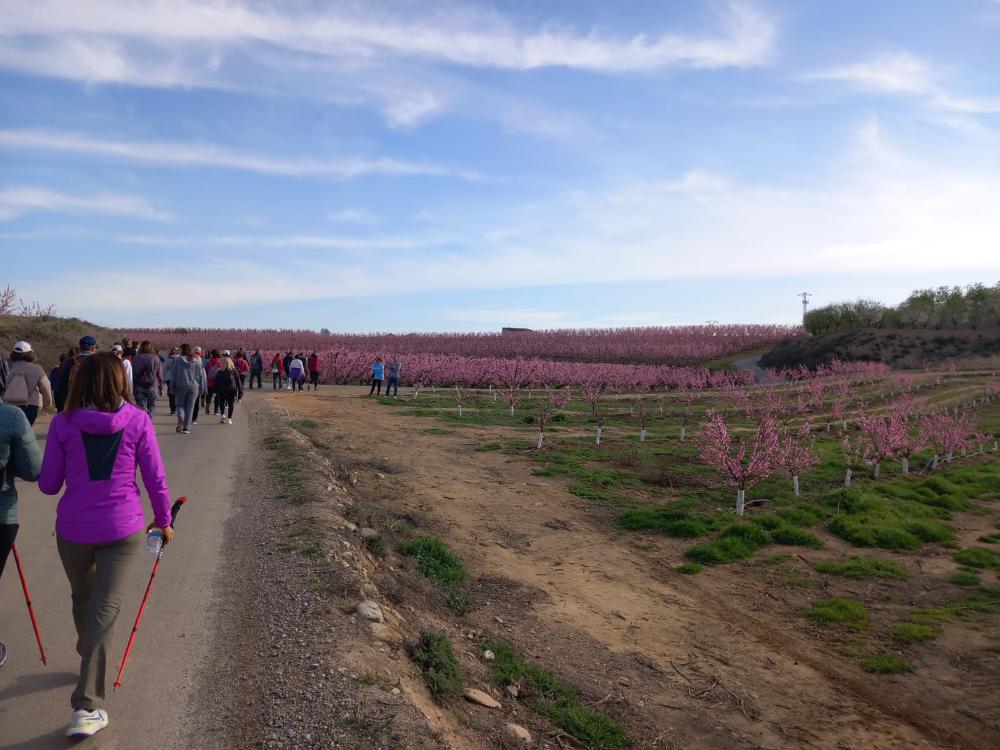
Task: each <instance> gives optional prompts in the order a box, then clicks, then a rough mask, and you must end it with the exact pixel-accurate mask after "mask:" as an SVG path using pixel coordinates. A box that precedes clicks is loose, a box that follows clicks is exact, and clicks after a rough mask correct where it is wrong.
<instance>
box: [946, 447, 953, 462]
mask: <svg viewBox="0 0 1000 750" xmlns="http://www.w3.org/2000/svg"><path fill="white" fill-rule="evenodd" d="M953 458H955V450H954V449H952V450H950V451H948V455H947V456H945V457H944V461H945V463H948V464H950V463H951V461H952V459H953Z"/></svg>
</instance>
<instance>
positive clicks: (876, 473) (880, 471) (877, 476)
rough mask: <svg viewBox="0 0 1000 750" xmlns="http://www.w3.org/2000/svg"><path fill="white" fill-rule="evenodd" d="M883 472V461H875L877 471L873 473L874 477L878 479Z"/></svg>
mask: <svg viewBox="0 0 1000 750" xmlns="http://www.w3.org/2000/svg"><path fill="white" fill-rule="evenodd" d="M881 474H882V462H881V461H876V462H875V471H874V472H873V473H872V477H873V478H874V479H878V478H879V476H880V475H881Z"/></svg>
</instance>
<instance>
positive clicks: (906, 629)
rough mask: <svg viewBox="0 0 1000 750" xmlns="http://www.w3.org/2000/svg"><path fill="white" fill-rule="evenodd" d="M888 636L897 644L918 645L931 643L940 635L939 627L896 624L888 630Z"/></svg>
mask: <svg viewBox="0 0 1000 750" xmlns="http://www.w3.org/2000/svg"><path fill="white" fill-rule="evenodd" d="M889 635H890V636H892V639H893V640H894V641H898V642H899V643H920V642H922V641H932V640H934V639H935V638H937V637H938V636H939V635H941V626H940V625H927V624H920V623H916V622H897V623H896V624H895V625H893V626H892V627H891V628H889Z"/></svg>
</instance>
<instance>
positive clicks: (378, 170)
mask: <svg viewBox="0 0 1000 750" xmlns="http://www.w3.org/2000/svg"><path fill="white" fill-rule="evenodd" d="M0 148H8V149H11V148H16V149H29V150H36V151H60V152H64V153H74V154H83V155H86V156H93V157H100V158H101V159H110V160H119V161H126V162H137V163H141V164H158V165H166V166H174V167H214V168H218V169H233V170H239V171H245V172H256V173H258V174H268V175H286V176H295V177H335V178H340V179H350V178H354V177H360V176H362V175H369V174H392V175H423V176H440V177H458V178H461V179H467V180H476V179H479V177H478V175H476V174H474V173H472V172H467V171H461V170H454V169H450V168H448V167H444V166H441V165H438V164H433V163H429V162H413V161H405V160H400V159H391V158H384V157H383V158H374V159H368V158H363V157H345V158H340V159H321V158H301V157H298V158H296V157H289V158H281V157H275V156H270V155H266V154H253V153H245V152H239V151H232V150H230V149H227V148H224V147H222V146H215V145H212V144H206V143H185V142H180V141H125V140H107V139H100V138H92V137H90V136H87V135H81V134H77V133H59V132H52V131H44V130H0Z"/></svg>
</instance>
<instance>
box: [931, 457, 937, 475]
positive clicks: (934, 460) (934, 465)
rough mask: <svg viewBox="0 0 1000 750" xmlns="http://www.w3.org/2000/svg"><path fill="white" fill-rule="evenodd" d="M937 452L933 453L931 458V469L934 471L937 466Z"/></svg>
mask: <svg viewBox="0 0 1000 750" xmlns="http://www.w3.org/2000/svg"><path fill="white" fill-rule="evenodd" d="M938 461H939V459H938V454H937V453H935V454H934V458H932V459H931V471H934V470H935V469H937V467H938Z"/></svg>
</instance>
